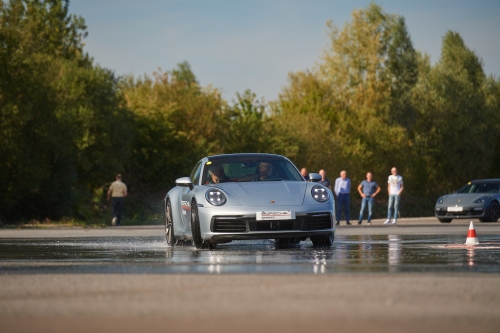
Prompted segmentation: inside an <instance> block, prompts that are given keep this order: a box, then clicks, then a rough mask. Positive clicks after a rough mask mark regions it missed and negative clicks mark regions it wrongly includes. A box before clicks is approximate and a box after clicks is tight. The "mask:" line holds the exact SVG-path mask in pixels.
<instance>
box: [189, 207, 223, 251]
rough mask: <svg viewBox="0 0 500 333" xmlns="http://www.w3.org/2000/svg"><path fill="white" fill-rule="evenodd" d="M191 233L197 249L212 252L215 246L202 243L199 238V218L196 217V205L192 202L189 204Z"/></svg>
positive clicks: (205, 242)
mask: <svg viewBox="0 0 500 333" xmlns="http://www.w3.org/2000/svg"><path fill="white" fill-rule="evenodd" d="M191 232H192V233H193V243H194V246H196V248H197V249H209V250H213V249H215V248H216V247H217V244H213V243H210V242H207V241H204V240H203V239H202V238H201V229H200V216H199V215H198V204H197V203H196V201H194V200H193V202H192V203H191Z"/></svg>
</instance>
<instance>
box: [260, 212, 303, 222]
mask: <svg viewBox="0 0 500 333" xmlns="http://www.w3.org/2000/svg"><path fill="white" fill-rule="evenodd" d="M256 218H257V221H264V220H265V221H268V220H293V219H295V212H292V211H291V210H282V211H272V212H257V214H256Z"/></svg>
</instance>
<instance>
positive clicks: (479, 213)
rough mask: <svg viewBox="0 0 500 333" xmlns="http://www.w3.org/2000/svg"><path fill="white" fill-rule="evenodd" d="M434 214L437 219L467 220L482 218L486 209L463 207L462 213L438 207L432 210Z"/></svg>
mask: <svg viewBox="0 0 500 333" xmlns="http://www.w3.org/2000/svg"><path fill="white" fill-rule="evenodd" d="M434 214H435V215H436V217H437V218H441V219H443V218H450V219H451V218H453V219H469V218H482V217H485V216H486V208H485V207H484V206H464V207H462V211H458V212H456V211H448V206H444V205H439V206H436V207H435V209H434Z"/></svg>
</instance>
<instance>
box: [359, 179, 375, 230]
mask: <svg viewBox="0 0 500 333" xmlns="http://www.w3.org/2000/svg"><path fill="white" fill-rule="evenodd" d="M372 179H373V175H372V173H371V172H368V173H367V174H366V180H363V181H362V182H361V184H359V186H358V192H359V195H361V197H362V198H363V200H362V201H361V210H360V211H359V219H358V224H361V222H362V221H363V213H364V211H365V206H366V204H368V225H370V224H372V208H373V198H374V197H375V196H376V195H377V194H378V193H379V192H380V186H378V184H377V183H376V182H374V181H373V180H372Z"/></svg>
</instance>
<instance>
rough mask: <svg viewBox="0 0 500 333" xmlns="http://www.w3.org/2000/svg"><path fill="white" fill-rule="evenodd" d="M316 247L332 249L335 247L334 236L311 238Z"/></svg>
mask: <svg viewBox="0 0 500 333" xmlns="http://www.w3.org/2000/svg"><path fill="white" fill-rule="evenodd" d="M309 239H311V242H312V243H313V245H314V246H316V247H330V246H332V245H333V234H331V235H330V236H317V237H309Z"/></svg>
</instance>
